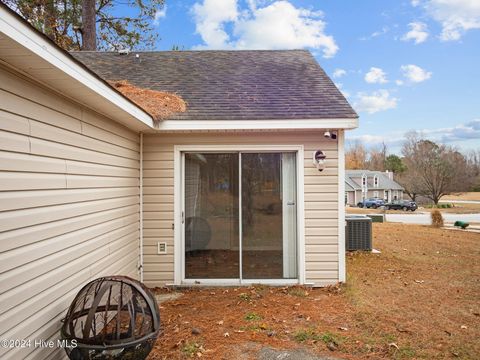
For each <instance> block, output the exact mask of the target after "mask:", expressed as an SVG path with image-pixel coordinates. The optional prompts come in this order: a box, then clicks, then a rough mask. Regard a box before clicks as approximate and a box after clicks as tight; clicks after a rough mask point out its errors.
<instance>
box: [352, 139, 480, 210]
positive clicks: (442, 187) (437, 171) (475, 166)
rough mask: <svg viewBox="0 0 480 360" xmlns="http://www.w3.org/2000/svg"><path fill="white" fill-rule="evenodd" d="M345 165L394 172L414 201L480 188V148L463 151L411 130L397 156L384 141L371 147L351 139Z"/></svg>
mask: <svg viewBox="0 0 480 360" xmlns="http://www.w3.org/2000/svg"><path fill="white" fill-rule="evenodd" d="M345 166H346V168H347V169H351V170H355V169H368V170H377V171H386V170H388V171H392V172H394V173H395V180H396V181H397V182H398V183H399V184H400V185H402V186H403V187H404V188H405V193H406V194H407V195H408V196H409V197H410V198H411V199H412V200H413V201H416V199H417V197H419V196H423V197H425V198H427V199H430V200H431V201H432V202H433V203H435V204H438V202H439V200H440V199H441V198H442V197H443V196H445V195H448V194H451V193H457V192H464V191H480V149H477V150H472V151H469V152H467V153H462V152H460V151H459V150H458V149H457V148H455V147H452V146H448V145H445V144H439V143H436V142H434V141H431V140H428V139H425V138H423V137H422V136H421V134H419V133H417V132H414V131H413V132H409V133H407V134H406V135H405V139H404V141H403V144H402V147H401V155H400V156H399V155H396V154H389V152H388V147H387V145H386V144H385V143H384V144H382V145H381V146H379V147H374V148H371V149H367V148H366V147H365V145H364V144H363V143H361V142H360V141H355V142H353V143H351V144H350V145H349V146H348V147H347V149H346V151H345Z"/></svg>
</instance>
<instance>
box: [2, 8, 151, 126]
mask: <svg viewBox="0 0 480 360" xmlns="http://www.w3.org/2000/svg"><path fill="white" fill-rule="evenodd" d="M0 32H1V33H3V34H5V36H8V37H9V38H11V39H12V40H13V41H15V42H17V43H18V44H20V45H21V46H23V47H25V48H26V49H27V50H29V51H30V52H32V53H33V54H34V55H36V56H38V57H40V58H42V59H43V60H44V61H46V62H48V63H49V64H51V65H52V66H53V67H55V68H57V69H59V70H60V71H62V72H63V73H65V74H67V75H68V76H70V77H71V78H73V79H75V80H77V81H78V82H80V83H81V84H82V85H83V86H85V87H87V88H88V89H90V90H91V91H93V92H95V94H96V95H98V96H99V97H103V98H105V99H106V100H108V101H109V102H111V103H112V104H114V105H115V106H117V107H118V108H120V109H121V110H123V111H125V112H126V113H128V114H129V115H130V116H132V117H134V118H135V119H136V120H138V121H141V122H142V123H144V124H145V125H147V126H148V127H151V128H153V119H152V117H151V116H150V115H149V114H148V113H146V112H145V111H144V110H142V109H141V108H139V107H138V106H136V105H135V104H133V103H132V102H130V101H129V100H127V99H126V98H125V97H123V96H122V95H121V94H119V93H118V92H116V91H115V90H113V89H112V88H111V87H109V86H108V85H106V84H105V83H104V82H103V81H101V80H99V79H98V78H96V77H95V76H94V75H93V74H91V73H90V72H89V71H87V70H86V69H84V68H83V67H82V66H81V65H79V64H77V63H76V62H75V61H73V60H72V59H71V58H70V57H69V56H68V55H67V54H65V53H64V51H63V50H61V49H59V48H58V47H57V46H56V45H54V44H51V43H50V42H49V41H47V40H46V39H44V38H43V36H41V35H40V34H38V33H37V31H36V30H34V29H32V28H31V27H30V25H27V24H25V23H24V22H23V21H19V19H17V18H16V16H15V15H13V14H11V13H10V12H9V11H8V10H6V9H4V8H3V7H0Z"/></svg>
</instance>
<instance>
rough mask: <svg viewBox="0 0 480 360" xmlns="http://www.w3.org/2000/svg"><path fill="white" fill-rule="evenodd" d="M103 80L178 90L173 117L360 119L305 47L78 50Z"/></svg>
mask: <svg viewBox="0 0 480 360" xmlns="http://www.w3.org/2000/svg"><path fill="white" fill-rule="evenodd" d="M72 55H73V56H74V57H75V58H76V59H78V60H80V61H81V62H83V63H84V64H85V65H86V66H88V67H89V68H90V69H91V70H93V71H95V72H96V73H97V74H98V75H99V76H101V77H102V78H103V79H105V80H128V81H129V82H130V83H132V84H133V85H135V86H138V87H142V88H148V89H152V90H161V91H166V92H172V93H175V94H178V95H179V96H180V97H181V98H182V99H184V100H185V101H186V103H187V111H186V112H184V113H176V114H174V115H172V117H171V119H172V120H288V119H304V120H307V119H319V120H320V119H356V118H358V115H357V114H356V113H355V111H354V110H353V109H352V107H351V106H350V104H349V103H348V102H347V100H346V99H345V97H344V96H343V95H342V93H341V92H340V91H339V90H338V89H337V87H336V86H335V85H334V83H333V82H332V80H331V79H330V78H329V77H328V76H327V74H326V73H325V72H324V71H323V69H322V68H321V67H320V66H319V64H318V63H317V62H316V60H315V59H314V57H313V56H312V54H311V53H310V52H308V51H305V50H268V51H266V50H265V51H264V50H245V51H223V50H222V51H153V52H131V53H129V54H119V53H117V52H72Z"/></svg>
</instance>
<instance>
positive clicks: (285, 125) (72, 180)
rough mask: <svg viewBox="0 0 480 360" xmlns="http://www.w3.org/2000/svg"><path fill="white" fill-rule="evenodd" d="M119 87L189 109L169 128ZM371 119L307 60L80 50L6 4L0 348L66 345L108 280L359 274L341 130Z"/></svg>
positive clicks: (329, 278)
mask: <svg viewBox="0 0 480 360" xmlns="http://www.w3.org/2000/svg"><path fill="white" fill-rule="evenodd" d="M106 80H114V81H118V80H128V82H130V83H131V84H133V85H135V86H137V87H142V88H148V89H154V90H155V89H157V90H162V91H168V92H171V93H174V94H176V96H179V97H181V98H183V99H184V100H185V102H186V104H187V106H186V111H185V112H179V113H176V114H173V115H172V116H171V117H169V118H165V119H161V120H159V119H158V118H154V117H153V116H152V114H151V112H147V111H146V110H145V109H144V108H143V107H142V106H141V105H139V104H138V102H137V103H134V102H133V101H132V100H130V99H129V98H127V97H125V96H124V95H122V93H121V92H119V91H118V90H117V88H115V87H114V86H112V85H111V84H110V83H109V82H107V81H106ZM152 91H153V90H152ZM147 100H148V99H147ZM357 125H358V119H357V114H356V113H355V112H354V111H353V110H352V108H351V107H350V105H349V104H348V103H347V101H346V100H345V98H344V97H343V96H342V94H341V93H340V92H339V91H338V89H337V88H336V87H335V86H334V84H333V82H332V81H331V80H330V79H329V78H328V77H327V75H326V74H325V72H324V71H323V70H322V69H321V68H320V66H319V65H318V64H317V63H316V61H315V60H314V58H313V57H312V56H311V54H310V53H309V52H307V51H300V50H295V51H241V52H236V51H205V52H195V51H188V52H187V51H185V52H183V51H182V52H150V53H147V52H144V53H130V54H123V55H122V54H117V53H75V54H74V56H72V55H71V54H69V53H67V52H65V51H63V50H62V49H60V48H58V47H57V46H55V44H53V43H52V42H51V41H50V40H49V39H48V38H47V37H45V36H44V35H42V34H40V33H39V32H37V31H36V30H35V29H34V28H32V27H31V26H30V25H29V24H28V23H26V22H25V21H23V20H22V19H21V18H20V17H18V16H17V15H16V14H15V13H13V12H12V11H10V10H8V9H7V8H6V7H5V6H3V5H1V7H0V137H1V139H0V170H1V171H0V286H1V288H0V337H1V338H2V339H32V341H33V339H41V340H54V339H57V337H58V330H59V327H60V320H61V319H62V318H63V317H64V316H65V311H66V309H67V307H68V305H69V303H70V301H71V300H72V299H73V297H74V296H75V294H76V293H77V291H78V290H79V289H80V287H81V286H82V285H84V284H85V283H86V282H88V281H89V280H92V279H94V278H96V277H99V276H102V275H107V274H108V275H111V274H122V275H128V276H131V277H134V278H137V279H140V280H141V281H143V282H145V284H146V285H148V286H163V285H178V286H182V285H200V286H202V285H243V284H251V283H266V284H277V285H280V284H282V285H283V284H306V285H311V286H325V285H329V284H335V283H337V282H341V281H345V244H344V228H345V227H344V206H343V205H344V204H343V197H344V192H345V190H344V187H345V180H344V136H345V131H347V130H349V129H353V128H355V127H357ZM326 136H327V137H326ZM319 169H320V170H322V171H319ZM64 356H65V355H64V353H63V350H62V349H58V348H55V349H51V348H49V347H41V346H39V347H33V346H30V347H26V348H18V347H17V348H0V357H1V358H2V359H18V358H25V359H33V358H35V359H44V358H47V357H48V358H49V359H53V358H62V357H64Z"/></svg>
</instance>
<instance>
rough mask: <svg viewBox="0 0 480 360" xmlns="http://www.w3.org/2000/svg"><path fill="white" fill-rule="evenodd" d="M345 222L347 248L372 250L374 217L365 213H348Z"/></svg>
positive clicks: (348, 249) (349, 249)
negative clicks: (364, 214)
mask: <svg viewBox="0 0 480 360" xmlns="http://www.w3.org/2000/svg"><path fill="white" fill-rule="evenodd" d="M345 222H346V229H345V249H346V250H347V251H356V250H361V251H372V219H371V218H369V217H368V216H363V215H347V216H345Z"/></svg>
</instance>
